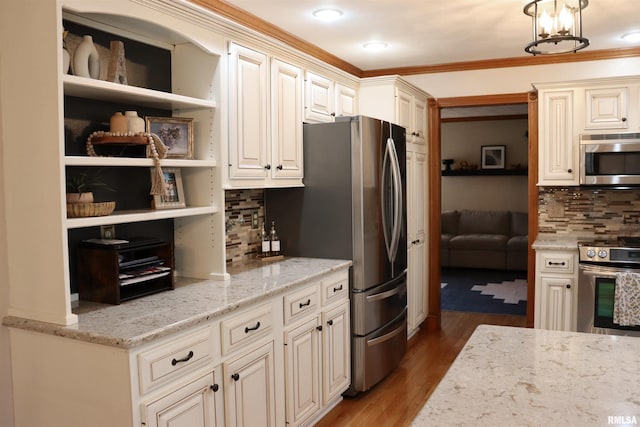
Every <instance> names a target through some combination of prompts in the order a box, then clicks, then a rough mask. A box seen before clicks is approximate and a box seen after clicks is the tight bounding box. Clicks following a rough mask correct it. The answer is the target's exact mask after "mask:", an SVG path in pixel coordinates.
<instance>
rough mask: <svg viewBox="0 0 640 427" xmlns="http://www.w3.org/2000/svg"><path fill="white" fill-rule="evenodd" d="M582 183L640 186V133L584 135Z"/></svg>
mask: <svg viewBox="0 0 640 427" xmlns="http://www.w3.org/2000/svg"><path fill="white" fill-rule="evenodd" d="M580 184H581V185H605V186H627V185H634V186H635V185H638V186H640V133H610V134H582V135H580Z"/></svg>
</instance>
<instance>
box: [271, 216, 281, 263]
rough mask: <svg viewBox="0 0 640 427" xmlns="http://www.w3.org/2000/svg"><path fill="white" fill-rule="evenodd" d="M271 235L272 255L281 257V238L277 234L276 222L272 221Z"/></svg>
mask: <svg viewBox="0 0 640 427" xmlns="http://www.w3.org/2000/svg"><path fill="white" fill-rule="evenodd" d="M269 234H270V239H271V255H272V256H277V255H280V238H279V237H278V233H276V222H275V221H271V231H270V233H269Z"/></svg>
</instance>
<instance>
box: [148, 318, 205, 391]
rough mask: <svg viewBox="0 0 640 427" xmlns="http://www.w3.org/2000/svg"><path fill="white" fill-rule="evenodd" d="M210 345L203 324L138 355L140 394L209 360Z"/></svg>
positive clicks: (193, 369)
mask: <svg viewBox="0 0 640 427" xmlns="http://www.w3.org/2000/svg"><path fill="white" fill-rule="evenodd" d="M213 348H214V347H213V339H212V337H211V329H210V328H208V327H207V328H205V329H200V330H199V331H196V332H193V333H189V334H187V335H184V336H180V337H179V338H176V339H173V340H171V342H169V343H167V344H164V345H161V346H159V347H155V348H152V349H150V350H147V351H144V352H142V353H140V354H138V374H139V380H140V393H141V394H144V393H146V392H148V391H150V390H153V389H154V388H156V387H159V386H161V385H162V384H165V383H167V382H170V381H172V380H173V379H175V378H177V377H182V376H184V375H185V374H187V373H189V372H192V371H195V370H196V369H198V368H200V367H201V366H204V365H206V364H208V363H210V362H211V361H212V359H213V355H212V353H213Z"/></svg>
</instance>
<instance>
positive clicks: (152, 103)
mask: <svg viewBox="0 0 640 427" xmlns="http://www.w3.org/2000/svg"><path fill="white" fill-rule="evenodd" d="M62 82H63V84H64V93H65V95H70V96H76V97H79V98H86V99H95V100H98V101H110V102H125V103H127V104H135V105H140V106H144V107H151V108H159V109H163V110H183V111H184V110H200V109H203V108H216V103H215V101H211V100H208V99H199V98H192V97H188V96H183V95H176V94H174V93H169V92H160V91H157V90H152V89H146V88H141V87H136V86H127V85H122V84H119V83H112V82H106V81H103V80H96V79H90V78H86V77H78V76H73V75H70V74H65V75H64V76H63V79H62Z"/></svg>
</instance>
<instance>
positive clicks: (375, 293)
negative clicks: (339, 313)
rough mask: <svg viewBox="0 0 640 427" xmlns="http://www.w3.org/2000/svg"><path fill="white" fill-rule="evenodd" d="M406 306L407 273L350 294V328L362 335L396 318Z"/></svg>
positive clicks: (355, 333) (354, 332)
mask: <svg viewBox="0 0 640 427" xmlns="http://www.w3.org/2000/svg"><path fill="white" fill-rule="evenodd" d="M406 308H407V273H406V272H403V273H402V274H401V275H400V276H398V277H397V278H395V279H393V280H391V281H390V282H387V283H384V284H382V285H379V286H376V287H375V288H371V289H369V290H367V291H364V292H353V293H352V294H351V313H352V316H353V322H352V329H353V334H354V335H359V336H364V335H367V334H369V333H371V332H372V331H375V330H376V329H379V328H380V327H381V326H383V325H386V324H387V323H389V322H391V321H393V320H394V319H396V318H397V317H398V316H399V315H400V313H402V312H403V311H404V310H405V309H406Z"/></svg>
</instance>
